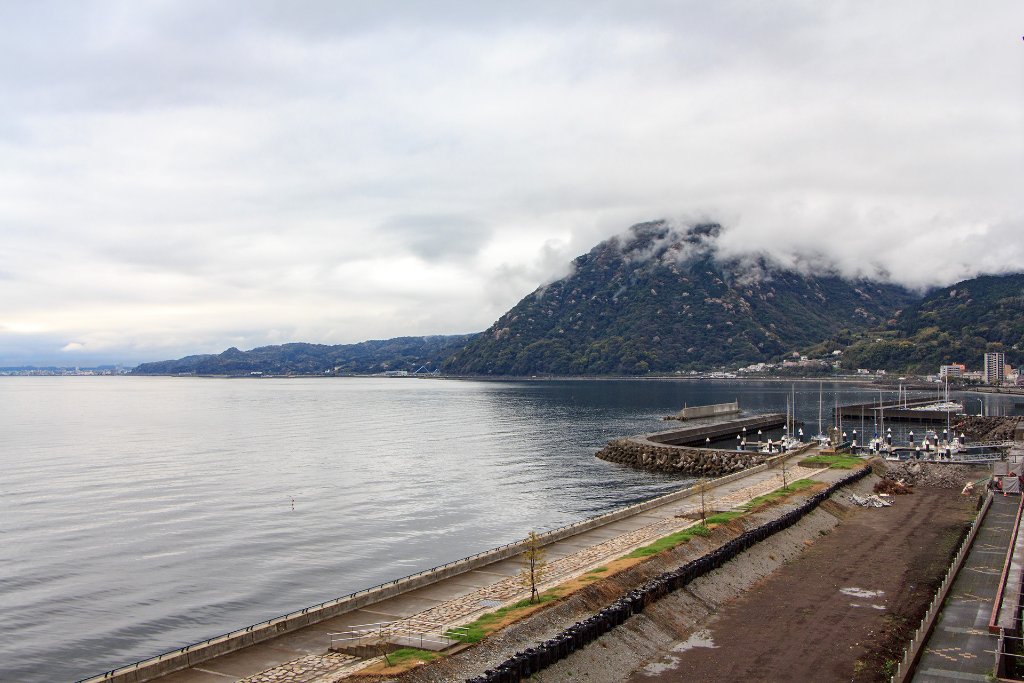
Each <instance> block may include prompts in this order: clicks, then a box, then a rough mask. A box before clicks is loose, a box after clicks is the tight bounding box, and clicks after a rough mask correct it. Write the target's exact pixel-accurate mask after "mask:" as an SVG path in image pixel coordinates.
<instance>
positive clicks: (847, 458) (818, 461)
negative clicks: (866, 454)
mask: <svg viewBox="0 0 1024 683" xmlns="http://www.w3.org/2000/svg"><path fill="white" fill-rule="evenodd" d="M863 464H864V461H863V460H861V459H860V458H858V457H857V456H854V455H812V456H811V457H809V458H804V459H803V460H801V461H800V465H801V466H802V467H830V468H832V469H834V470H852V469H853V468H854V467H858V466H860V465H863Z"/></svg>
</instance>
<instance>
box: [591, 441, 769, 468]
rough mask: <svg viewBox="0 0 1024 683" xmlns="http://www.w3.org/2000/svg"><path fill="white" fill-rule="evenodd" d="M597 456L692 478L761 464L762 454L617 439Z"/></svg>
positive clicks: (763, 456)
mask: <svg viewBox="0 0 1024 683" xmlns="http://www.w3.org/2000/svg"><path fill="white" fill-rule="evenodd" d="M597 457H598V458H600V459H601V460H607V461H608V462H617V463H621V464H623V465H629V466H631V467H637V468H640V469H644V470H651V471H655V472H678V473H679V474H685V475H688V476H691V477H722V476H725V475H726V474H732V473H733V472H739V471H740V470H745V469H747V468H748V467H754V466H756V465H760V464H762V463H763V462H764V461H765V458H766V456H765V455H763V454H761V453H745V452H740V451H726V450H716V449H710V448H690V447H688V446H662V445H659V444H655V443H652V442H650V441H641V440H633V439H617V440H615V441H612V442H610V443H609V444H608V445H607V446H605V447H604V448H602V449H601V450H600V451H598V452H597Z"/></svg>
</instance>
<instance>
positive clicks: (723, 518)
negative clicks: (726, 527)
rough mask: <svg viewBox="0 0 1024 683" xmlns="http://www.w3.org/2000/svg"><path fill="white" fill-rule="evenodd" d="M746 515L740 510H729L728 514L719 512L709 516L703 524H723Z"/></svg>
mask: <svg viewBox="0 0 1024 683" xmlns="http://www.w3.org/2000/svg"><path fill="white" fill-rule="evenodd" d="M745 514H746V513H745V512H743V511H742V510H731V511H729V512H719V513H716V514H713V515H711V516H710V517H708V518H707V520H705V524H725V523H726V522H729V521H732V520H734V519H736V518H737V517H742V516H743V515H745Z"/></svg>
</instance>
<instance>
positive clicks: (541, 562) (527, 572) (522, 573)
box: [519, 531, 548, 602]
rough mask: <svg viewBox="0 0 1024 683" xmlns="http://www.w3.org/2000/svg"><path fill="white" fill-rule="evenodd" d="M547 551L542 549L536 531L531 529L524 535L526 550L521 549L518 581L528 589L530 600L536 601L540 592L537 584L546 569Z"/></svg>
mask: <svg viewBox="0 0 1024 683" xmlns="http://www.w3.org/2000/svg"><path fill="white" fill-rule="evenodd" d="M546 555H547V551H546V550H544V547H543V544H542V543H541V540H540V537H538V536H537V532H536V531H531V532H530V535H529V536H527V537H526V550H525V551H523V556H522V557H523V565H524V566H523V568H522V569H520V570H519V581H520V582H521V583H522V585H523V586H524V587H526V588H529V589H530V602H537V599H538V598H539V597H540V593H539V592H538V591H537V585H538V584H539V583H540V582H541V581H542V580H543V578H544V575H545V574H546V573H547V570H548V563H547V561H546V560H545V559H544V558H545V556H546Z"/></svg>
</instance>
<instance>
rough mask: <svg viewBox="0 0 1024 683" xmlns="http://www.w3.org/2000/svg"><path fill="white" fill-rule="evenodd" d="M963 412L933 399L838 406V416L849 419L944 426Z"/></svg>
mask: <svg viewBox="0 0 1024 683" xmlns="http://www.w3.org/2000/svg"><path fill="white" fill-rule="evenodd" d="M962 411H963V407H962V406H960V405H957V404H952V403H946V402H942V401H937V400H936V399H934V398H924V399H913V400H906V399H904V400H902V401H892V402H889V403H881V404H879V403H854V404H851V405H846V406H840V407H839V414H840V415H841V416H842V417H844V418H849V419H857V420H859V419H862V418H863V419H865V420H868V421H872V420H878V419H885V420H886V421H887V422H918V423H922V424H946V422H947V420H951V419H954V418H955V417H956V415H957V414H958V413H960V412H962Z"/></svg>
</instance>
